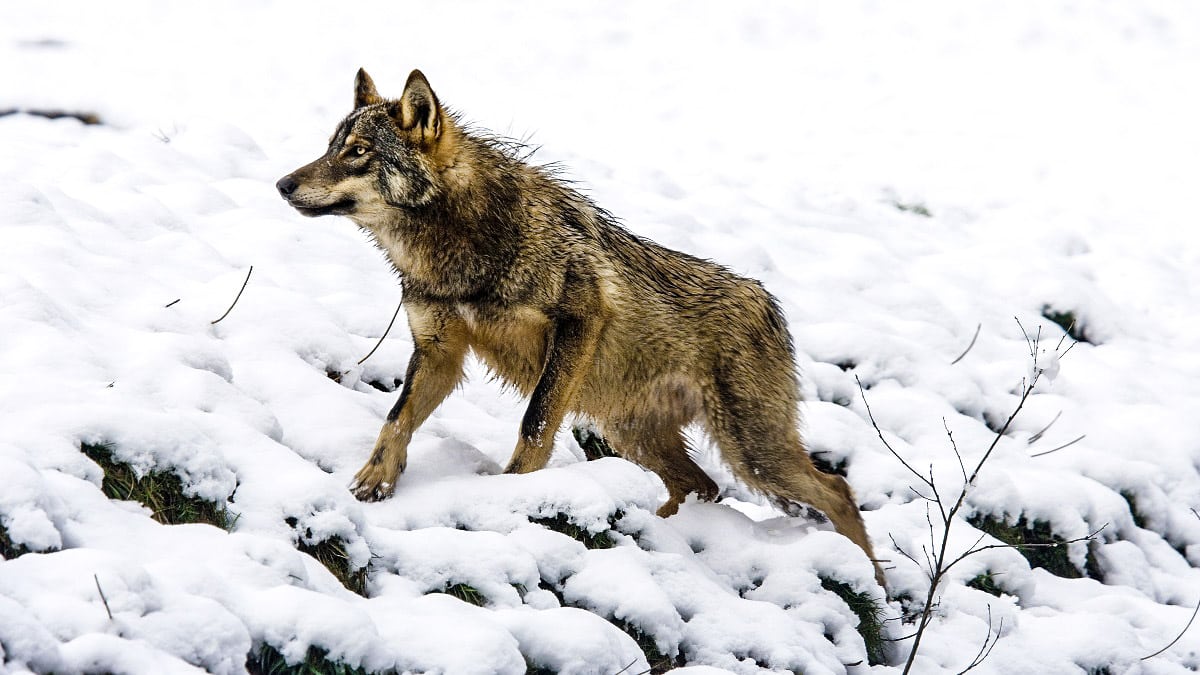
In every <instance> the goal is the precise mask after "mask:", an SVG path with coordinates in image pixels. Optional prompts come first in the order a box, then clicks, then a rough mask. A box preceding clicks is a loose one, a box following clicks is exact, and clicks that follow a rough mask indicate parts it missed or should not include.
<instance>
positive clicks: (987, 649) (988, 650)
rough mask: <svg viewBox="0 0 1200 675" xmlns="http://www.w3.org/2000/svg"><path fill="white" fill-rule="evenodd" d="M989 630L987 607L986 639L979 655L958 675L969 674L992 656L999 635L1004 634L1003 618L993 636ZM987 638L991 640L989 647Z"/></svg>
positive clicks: (989, 608) (990, 616)
mask: <svg viewBox="0 0 1200 675" xmlns="http://www.w3.org/2000/svg"><path fill="white" fill-rule="evenodd" d="M991 629H992V606H991V605H988V637H987V638H984V640H983V647H982V648H981V649H980V651H979V654H977V655H976V656H975V659H974V660H973V661H971V665H969V666H967V667H966V668H963V669H962V670H960V671H958V675H964V674H965V673H967V672H970V671H971V670H974V669H975V668H976V667H977V666H979V665H982V664H983V662H984V661H987V657H989V656H991V655H992V650H993V649H995V648H996V643H998V642H1000V635H1001V633H1003V632H1004V617H1000V623H999V625H997V626H996V634H995V635H992V630H991ZM989 638H990V639H991V643H992V644H991V645H990V646H989V645H988V639H989Z"/></svg>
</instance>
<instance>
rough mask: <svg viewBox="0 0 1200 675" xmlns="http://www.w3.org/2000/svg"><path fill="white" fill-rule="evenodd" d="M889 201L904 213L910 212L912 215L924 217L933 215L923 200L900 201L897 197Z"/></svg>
mask: <svg viewBox="0 0 1200 675" xmlns="http://www.w3.org/2000/svg"><path fill="white" fill-rule="evenodd" d="M891 203H892V206H894V207H896V208H897V209H898V210H900V211H903V212H905V213H911V214H913V215H916V216H922V217H925V218H932V217H933V213H932V212H930V210H929V207H928V206H926V205H925V203H924V202H902V201H900V200H899V199H893V200H892V202H891Z"/></svg>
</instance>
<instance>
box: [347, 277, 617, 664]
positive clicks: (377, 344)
mask: <svg viewBox="0 0 1200 675" xmlns="http://www.w3.org/2000/svg"><path fill="white" fill-rule="evenodd" d="M403 305H404V300H403V299H401V300H400V304H398V305H396V313H395V314H393V315H392V320H391V321H389V322H388V325H387V328H385V329H384V330H383V335H380V336H379V342H376V343H375V346H374V347H371V351H369V352H367V355H366V356H364V357H362V358H361V359H359V360H358V364H357V365H360V366H361V365H362V363H363V361H366V360H367V359H369V358H371V355H372V354H374V353H375V350H376V349H379V345H381V344H383V339H384V338H386V337H387V336H388V333H390V332H391V331H392V324H394V323H396V317H398V316H400V308H401V307H402V306H403ZM630 665H632V664H630ZM628 667H629V666H626V668H628Z"/></svg>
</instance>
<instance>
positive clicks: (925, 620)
mask: <svg viewBox="0 0 1200 675" xmlns="http://www.w3.org/2000/svg"><path fill="white" fill-rule="evenodd" d="M1017 326H1018V327H1019V328H1020V329H1021V333H1022V335H1024V337H1025V344H1026V347H1027V348H1028V349H1029V358H1030V359H1031V360H1032V362H1033V363H1032V369H1031V374H1030V376H1029V377H1028V378H1025V379H1022V380H1021V386H1020V389H1019V391H1020V398H1019V399H1018V401H1017V404H1016V406H1015V407H1014V408H1013V411H1012V413H1011V414H1009V416H1008V418H1007V419H1006V420H1005V421H1004V424H1003V425H1002V426H1001V427H1000V428H999V429H998V430H997V431H996V432H995V436H993V438H992V442H991V444H990V445H988V447H987V448H986V449H985V450H984V452H983V454H982V455H981V456H980V457H979V459H978V461H977V462H976V463H975V466H974V467H973V469H972V470H971V472H970V473H969V474H968V472H967V467H966V464H965V463H964V461H963V456H962V452H961V451H960V450H959V448H958V443H957V441H956V440H955V438H954V434H953V432H951V431H950V425H949V423H948V422H947V421H946V420H945V419H944V418H943V420H942V426H943V427H944V428H945V430H946V437H947V438H948V439H949V441H950V448H951V450H952V451H953V452H954V456H955V458H956V459H957V460H958V466H959V471H960V473H961V475H962V478H963V483H962V488H961V489H960V490H959V491H958V495H957V498H956V499H954V502H953V503H952V504H950V503H949V502H948V500H947V499H945V498H944V497H943V494H942V492H941V490H940V489H939V488H938V485H937V480H936V476H935V475H934V471H933V465H932V464H931V465H930V467H929V474H928V476H926V475H922V474H921V473H920V472H918V471H917V470H916V469H914V468H913V466H912V465H911V464H909V463H908V461H907V460H905V459H904V458H903V457H902V456H901V455H900V454H899V453H898V452H897V451H896V449H895V448H893V447H892V446H891V444H889V443H888V441H887V439H886V438H885V437H884V435H883V430H882V429H881V428H880V427H879V423H878V422H877V421H876V420H875V415H874V413H873V412H872V411H871V406H870V404H869V403H868V402H867V396H866V391H865V388H864V387H863V386H862V382H861V381H858V378H857V377H856V378H855V381H858V389H859V393H860V394H861V395H862V397H863V404H864V405H865V406H866V409H867V417H868V419H869V420H870V422H871V426H872V427H874V429H875V433H876V434H877V435H878V436H879V439H880V441H882V442H883V445H884V447H886V448H887V449H888V451H889V452H891V453H892V455H893V456H894V457H896V459H897V460H899V461H900V463H901V464H902V465H904V468H906V469H908V471H909V473H911V474H912V475H914V476H916V477H917V478H918V479H919V480H920V481H921V482H922V483H924V484H925V486H926V487H927V488H928V490H927V492H928V493H929V494H932V498H931V497H929V496H928V495H927V494H926V493H924V492H922V491H920V490H917V489H916V488H915V487H913V486H909V489H910V490H912V492H913V493H914V494H916V495H917V496H918V497H921V498H922V499H924V500H925V502H926V504H925V520H926V523H927V525H928V526H929V545H922V546H921V552H922V554H923V555H924V558H925V562H924V563H921V562H919V561H918V560H917V559H916V558H915V557H914V556H912V555H910V554H909V553H908V552H907V551H905V550H904V549H902V548H901V547H900V545H899V544H898V543H897V542H896V539H895V537H891V540H892V544H893V546H895V549H896V550H897V551H899V552H900V554H901V555H903V556H904V557H905V558H908V559H909V561H911V562H912V563H913V564H915V565H916V566H917V567H923V568H924V569H925V570H926V572H927V573H928V575H929V591H928V593H927V594H926V596H925V601H924V606H923V608H922V609H921V612H920V614H919V615H917V618H916V621H917V628H916V631H915V632H914V633H913V634H912V636H911V637H912V638H913V644H912V647H911V648H910V650H909V653H908V659H907V661H906V663H905V665H904V669H903V673H904V674H905V675H907V673H909V672H911V671H912V667H913V663H914V662H915V660H916V656H917V652H918V650H919V649H920V647H921V639H922V638H923V637H924V635H925V630H926V628H928V626H929V624H930V622H931V621H932V620H933V608H934V606H935V604H936V602H937V597H938V588H939V586H940V585H941V583H942V582H943V581H944V580H945V578H946V574H947V573H948V572H949V571H950V570H951V569H952V568H953V567H954V566H956V565H957V564H958V563H960V562H962V561H963V560H964V559H966V558H967V557H968V556H971V555H974V554H976V553H979V552H982V551H986V550H988V549H992V548H1015V549H1025V548H1045V547H1058V546H1066V545H1068V544H1072V543H1075V542H1078V541H1083V540H1090V539H1092V538H1094V537H1095V536H1096V535H1097V534H1099V532H1100V530H1103V529H1104V527H1107V525H1105V526H1104V527H1101V528H1100V529H1098V530H1096V531H1095V532H1092V533H1091V534H1088V535H1087V536H1086V537H1079V538H1077V539H1072V540H1070V541H1058V542H1048V543H1045V544H988V545H984V546H981V545H980V542H982V541H983V536H980V537H979V538H978V539H976V540H975V542H974V543H973V544H971V546H970V547H968V548H967V549H966V551H965V552H963V553H961V554H960V555H959V556H958V557H955V558H953V559H951V557H950V551H949V544H950V531H951V528H952V526H953V524H954V519H955V516H957V515H958V512H959V511H960V510H961V509H962V508H963V505H964V504H965V503H966V498H967V493H968V492H969V491H970V490H971V488H972V487H973V486H974V485H975V483H976V481H977V480H978V479H979V474H980V472H981V471H982V470H983V467H984V465H985V464H986V463H987V461H988V460H989V459H990V458H991V456H992V453H993V452H994V451H995V450H996V448H997V447H998V446H999V444H1000V440H1001V439H1002V438H1004V436H1005V435H1006V434H1007V433H1008V430H1009V428H1010V427H1011V426H1012V423H1013V420H1015V419H1016V418H1017V415H1019V414H1020V413H1021V411H1022V410H1023V409H1024V408H1025V404H1026V402H1027V401H1028V400H1029V397H1030V396H1031V395H1032V394H1033V391H1034V389H1035V388H1036V387H1037V384H1038V380H1039V379H1040V378H1041V376H1042V373H1044V372H1045V369H1044V368H1042V367H1041V364H1040V362H1039V358H1040V356H1041V352H1042V351H1043V350H1042V348H1041V339H1042V332H1041V326H1039V327H1038V329H1037V331H1035V332H1034V333H1033V334H1030V332H1029V331H1027V330H1025V326H1023V325H1022V324H1021V321H1020V319H1017ZM976 333H977V334H978V331H976ZM972 344H974V339H972ZM1061 346H1062V340H1060V341H1059V347H1061ZM967 349H968V351H969V350H970V346H968V347H967ZM964 355H965V352H964ZM1054 356H1055V358H1062V353H1059V349H1058V348H1056V349H1055V354H1054ZM959 358H960V359H961V358H962V357H959ZM955 362H957V360H956V361H955ZM1055 419H1057V417H1056V418H1055ZM1053 422H1054V421H1053V420H1051V424H1053ZM1049 427H1050V425H1049V424H1048V425H1046V427H1045V428H1043V429H1042V430H1041V431H1039V432H1038V433H1037V434H1035V436H1036V437H1038V438H1040V437H1041V435H1042V434H1043V433H1045V431H1046V429H1048V428H1049ZM1074 442H1076V441H1072V443H1074ZM1068 445H1069V444H1068ZM1062 447H1066V446H1062ZM1058 449H1061V447H1060V448H1056V450H1058ZM1049 452H1053V450H1052V451H1049ZM931 504H936V505H937V507H938V515H939V517H940V523H939V524H940V526H941V532H940V536H939V533H938V532H937V528H936V527H934V523H933V517H932V515H931V514H932V508H931V507H930V505H931ZM947 505H949V508H947ZM889 536H891V535H889ZM1003 627H1004V622H1003V620H1001V622H1000V626H999V628H998V629H997V631H996V633H995V634H994V635H993V633H992V617H991V606H990V605H989V606H988V636H987V637H986V638H985V639H984V641H983V644H982V645H981V646H980V648H979V652H978V653H977V654H976V655H975V658H974V659H972V660H971V663H970V664H969V665H968V666H967V667H966V668H965V669H964V670H962V671H961V672H960V675H961V673H966V672H968V671H970V670H972V669H973V668H975V667H977V666H979V665H980V664H981V663H983V662H984V660H986V659H987V657H988V656H989V655H990V654H991V653H992V650H993V648H995V646H996V643H997V642H998V641H999V640H1000V636H1001V633H1002V632H1003Z"/></svg>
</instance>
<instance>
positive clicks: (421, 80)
mask: <svg viewBox="0 0 1200 675" xmlns="http://www.w3.org/2000/svg"><path fill="white" fill-rule="evenodd" d="M388 112H389V113H390V114H391V116H392V119H393V120H395V121H396V125H397V126H399V127H400V128H401V129H402V130H404V131H412V132H413V133H414V134H417V135H419V136H420V138H421V141H422V142H424V143H432V142H433V141H436V140H437V139H438V138H439V137H440V136H441V135H442V106H441V105H440V104H439V103H438V98H437V94H435V93H433V88H432V87H430V86H429V80H427V79H425V75H424V74H422V73H421V71H419V70H414V71H412V74H411V75H409V76H408V82H407V83H405V85H404V93H403V94H401V95H400V98H399V99H397V100H395V101H392V102H391V103H389V104H388Z"/></svg>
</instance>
